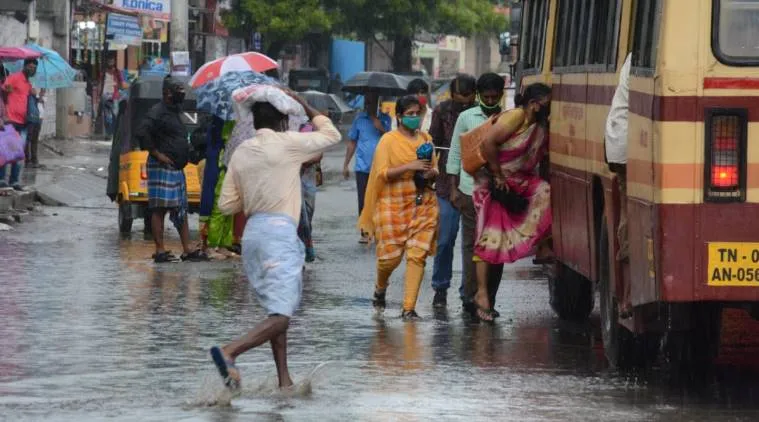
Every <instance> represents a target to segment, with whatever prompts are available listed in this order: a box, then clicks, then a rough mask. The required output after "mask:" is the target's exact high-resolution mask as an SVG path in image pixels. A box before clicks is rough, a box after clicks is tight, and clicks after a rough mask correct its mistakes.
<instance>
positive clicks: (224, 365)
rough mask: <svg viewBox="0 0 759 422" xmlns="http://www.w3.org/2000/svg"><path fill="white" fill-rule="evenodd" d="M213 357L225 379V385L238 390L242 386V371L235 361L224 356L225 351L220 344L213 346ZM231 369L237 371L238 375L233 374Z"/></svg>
mask: <svg viewBox="0 0 759 422" xmlns="http://www.w3.org/2000/svg"><path fill="white" fill-rule="evenodd" d="M211 359H213V363H214V365H216V369H218V370H219V375H221V378H222V379H223V380H224V385H225V386H226V387H227V388H229V389H230V390H238V389H239V388H240V371H239V370H238V369H237V367H236V366H235V363H234V361H232V360H227V359H225V358H224V353H222V351H221V349H220V348H219V347H218V346H214V347H212V348H211ZM230 370H233V371H235V373H236V374H237V376H236V377H234V376H232V374H231V373H230V372H229V371H230Z"/></svg>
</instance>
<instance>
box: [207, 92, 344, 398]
mask: <svg viewBox="0 0 759 422" xmlns="http://www.w3.org/2000/svg"><path fill="white" fill-rule="evenodd" d="M267 89H277V88H267ZM287 93H288V95H290V96H291V97H292V98H294V99H295V100H296V101H298V103H300V104H301V105H302V106H303V108H304V109H305V111H306V115H307V116H308V118H309V119H311V121H312V123H313V125H314V127H315V128H316V131H314V132H308V133H300V132H293V131H287V128H288V116H287V115H286V114H283V113H281V112H280V111H279V110H278V109H277V108H276V107H274V105H272V104H271V103H268V102H256V103H254V104H253V106H252V112H253V123H254V125H255V129H256V132H255V136H254V137H253V138H252V139H249V140H247V141H245V142H243V143H242V144H241V145H240V146H239V147H238V148H237V150H236V151H235V154H234V155H233V156H232V160H231V161H230V163H229V168H228V170H227V175H226V177H225V179H224V184H223V185H222V189H221V196H220V197H219V208H220V210H221V211H222V212H223V213H225V214H235V213H237V212H239V211H244V213H245V215H246V216H247V218H248V222H247V224H246V225H245V233H244V234H243V239H242V256H243V265H244V267H245V272H246V274H247V276H248V280H249V282H250V284H251V286H252V287H253V289H254V290H255V292H256V295H257V297H258V300H259V301H260V302H261V305H263V307H264V308H265V309H266V314H267V315H268V316H267V318H266V319H265V320H264V321H263V322H261V323H259V324H258V325H256V326H255V327H254V328H253V329H252V330H250V331H249V332H248V333H247V334H245V335H243V336H242V337H240V338H238V339H237V340H234V341H233V342H231V343H229V344H227V345H225V346H223V347H212V348H211V357H212V358H213V361H214V364H215V365H216V367H217V368H218V370H219V373H220V375H221V376H222V378H223V379H224V383H225V385H227V387H229V388H232V389H236V388H239V386H240V372H239V371H238V370H237V368H236V367H235V359H237V357H238V356H240V355H241V354H243V353H245V352H246V351H248V350H250V349H252V348H254V347H258V346H260V345H262V344H264V343H266V342H270V343H271V348H272V352H273V354H274V363H275V364H276V366H277V375H278V377H279V387H280V388H288V387H291V386H292V385H293V381H292V378H290V372H289V371H288V369H287V329H288V327H289V325H290V318H292V316H293V314H294V313H295V310H296V309H297V307H298V304H299V303H300V298H301V291H302V289H303V285H302V269H303V262H304V246H303V243H302V242H301V241H300V240H299V238H298V233H297V228H298V223H299V219H300V216H301V181H300V169H301V165H302V164H303V163H305V162H309V161H312V160H314V159H315V158H317V157H318V156H319V155H320V154H321V153H323V152H324V151H326V150H327V149H329V148H330V147H332V146H333V145H335V144H337V143H338V142H340V132H338V131H337V129H335V127H334V126H333V125H332V122H330V120H329V118H327V117H325V116H323V115H321V114H320V113H319V112H318V111H316V110H315V109H313V108H312V107H311V106H309V105H308V104H307V103H306V102H305V101H303V100H302V99H300V98H299V97H297V96H296V95H295V94H293V93H291V92H289V91H287Z"/></svg>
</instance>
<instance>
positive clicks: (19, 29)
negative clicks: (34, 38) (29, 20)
mask: <svg viewBox="0 0 759 422" xmlns="http://www.w3.org/2000/svg"><path fill="white" fill-rule="evenodd" d="M24 41H26V24H23V23H21V22H19V21H17V20H16V19H15V18H13V17H12V16H9V15H0V45H3V46H18V45H24Z"/></svg>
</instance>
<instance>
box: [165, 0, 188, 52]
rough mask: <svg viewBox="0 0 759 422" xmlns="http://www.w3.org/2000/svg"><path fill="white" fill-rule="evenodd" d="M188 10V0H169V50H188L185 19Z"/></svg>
mask: <svg viewBox="0 0 759 422" xmlns="http://www.w3.org/2000/svg"><path fill="white" fill-rule="evenodd" d="M189 12H190V7H189V4H188V0H171V34H170V38H171V51H187V50H188V45H189V44H188V42H187V38H188V34H187V19H188V17H189Z"/></svg>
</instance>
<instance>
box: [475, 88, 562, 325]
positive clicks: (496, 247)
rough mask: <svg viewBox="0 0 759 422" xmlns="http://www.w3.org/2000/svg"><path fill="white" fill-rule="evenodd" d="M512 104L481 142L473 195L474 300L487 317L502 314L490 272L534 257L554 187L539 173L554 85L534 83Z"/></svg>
mask: <svg viewBox="0 0 759 422" xmlns="http://www.w3.org/2000/svg"><path fill="white" fill-rule="evenodd" d="M514 103H515V104H516V105H517V107H516V108H515V109H513V110H509V111H507V112H506V113H504V114H502V115H501V116H500V117H499V118H498V121H497V122H496V123H495V124H494V125H493V128H492V129H491V130H490V133H488V134H487V136H486V139H485V140H484V142H483V144H482V153H483V157H484V158H485V160H486V161H487V165H486V167H487V169H486V170H485V169H483V170H481V171H480V172H479V173H478V174H477V177H476V182H475V183H476V186H475V189H474V193H473V195H472V199H473V201H474V207H475V210H476V211H477V226H476V229H475V230H476V233H475V239H476V241H475V245H474V255H475V257H474V260H475V262H476V264H475V266H476V271H477V294H476V295H475V297H474V302H475V304H476V306H477V315H478V317H479V318H480V319H481V320H483V321H493V319H494V318H496V317H498V313H497V312H496V311H495V310H494V308H493V303H494V302H495V296H496V293H497V291H498V285H499V284H500V280H498V281H499V282H498V283H494V282H493V281H492V280H491V282H490V283H489V282H488V273H489V272H491V271H496V272H500V270H502V269H503V264H506V263H512V262H515V261H517V260H519V259H522V258H525V257H527V256H531V255H533V254H534V253H535V250H536V248H538V245H539V243H540V242H541V241H542V240H544V239H545V237H546V236H548V235H549V233H550V231H551V189H550V186H549V185H548V183H547V182H546V181H545V180H543V179H542V178H541V177H540V175H539V174H538V164H540V161H541V160H542V159H543V157H544V156H545V154H546V150H547V149H548V148H547V147H548V143H547V134H548V130H547V127H546V126H547V123H548V115H549V113H550V109H551V108H550V107H551V88H550V87H548V86H547V85H544V84H540V83H536V84H533V85H530V86H528V87H527V88H526V89H525V90H524V93H523V94H521V95H519V94H518V95H517V96H516V98H515V99H514ZM491 278H492V277H491ZM499 279H500V277H499Z"/></svg>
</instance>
